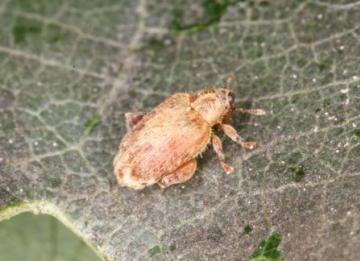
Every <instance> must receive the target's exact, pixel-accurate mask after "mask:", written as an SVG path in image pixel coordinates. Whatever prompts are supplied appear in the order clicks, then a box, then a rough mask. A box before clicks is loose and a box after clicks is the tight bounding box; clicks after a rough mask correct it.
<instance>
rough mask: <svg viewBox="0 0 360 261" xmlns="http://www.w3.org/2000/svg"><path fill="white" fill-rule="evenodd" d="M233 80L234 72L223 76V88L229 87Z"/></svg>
mask: <svg viewBox="0 0 360 261" xmlns="http://www.w3.org/2000/svg"><path fill="white" fill-rule="evenodd" d="M234 81H235V75H234V74H229V75H227V76H226V77H225V79H224V88H225V89H231V86H232V85H233V83H234Z"/></svg>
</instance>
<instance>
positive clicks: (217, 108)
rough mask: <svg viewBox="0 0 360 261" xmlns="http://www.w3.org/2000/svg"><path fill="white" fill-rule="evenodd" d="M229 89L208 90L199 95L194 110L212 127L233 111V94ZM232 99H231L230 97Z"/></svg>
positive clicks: (193, 106) (193, 105)
mask: <svg viewBox="0 0 360 261" xmlns="http://www.w3.org/2000/svg"><path fill="white" fill-rule="evenodd" d="M230 93H231V92H230V91H229V90H227V89H208V90H203V91H200V92H199V93H197V94H196V95H197V96H196V99H195V100H194V101H193V102H192V104H191V105H192V108H193V109H194V110H196V111H197V112H199V113H200V115H201V116H202V117H203V118H204V120H206V121H207V122H208V123H209V125H210V126H214V125H216V124H218V123H220V122H222V119H223V117H224V116H225V115H227V114H228V113H229V112H231V111H232V109H233V104H232V102H233V100H232V99H233V94H232V93H231V94H230ZM229 95H230V96H231V97H232V98H231V99H230V98H229V97H230V96H229Z"/></svg>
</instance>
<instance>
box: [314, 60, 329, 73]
mask: <svg viewBox="0 0 360 261" xmlns="http://www.w3.org/2000/svg"><path fill="white" fill-rule="evenodd" d="M316 66H317V68H318V70H319V71H320V72H322V71H324V70H325V69H326V68H327V64H326V63H325V62H317V63H316Z"/></svg>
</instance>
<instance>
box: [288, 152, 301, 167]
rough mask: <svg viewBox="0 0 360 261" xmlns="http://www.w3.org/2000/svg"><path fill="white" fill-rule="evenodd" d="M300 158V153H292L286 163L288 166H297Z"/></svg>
mask: <svg viewBox="0 0 360 261" xmlns="http://www.w3.org/2000/svg"><path fill="white" fill-rule="evenodd" d="M302 157H303V155H302V154H301V153H300V152H294V153H292V154H291V155H290V157H289V158H288V160H287V162H288V164H290V165H294V164H297V163H298V162H299V161H300V160H301V159H302Z"/></svg>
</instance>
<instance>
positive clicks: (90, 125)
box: [83, 115, 100, 136]
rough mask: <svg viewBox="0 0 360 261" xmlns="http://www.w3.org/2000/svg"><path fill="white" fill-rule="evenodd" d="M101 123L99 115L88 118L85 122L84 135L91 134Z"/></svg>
mask: <svg viewBox="0 0 360 261" xmlns="http://www.w3.org/2000/svg"><path fill="white" fill-rule="evenodd" d="M99 123H100V118H99V116H97V115H94V116H92V117H91V119H90V120H88V121H87V122H86V124H85V129H84V132H83V136H88V135H90V134H91V133H92V132H93V131H94V129H95V128H96V127H97V126H98V125H99Z"/></svg>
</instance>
